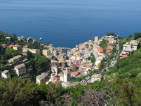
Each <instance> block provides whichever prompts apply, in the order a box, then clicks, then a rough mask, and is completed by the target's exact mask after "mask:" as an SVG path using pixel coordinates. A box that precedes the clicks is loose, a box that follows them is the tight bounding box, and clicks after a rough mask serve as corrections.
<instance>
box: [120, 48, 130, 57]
mask: <svg viewBox="0 0 141 106" xmlns="http://www.w3.org/2000/svg"><path fill="white" fill-rule="evenodd" d="M131 50H132V49H131V48H130V49H129V48H127V49H126V51H122V52H121V53H120V59H123V58H125V57H128V56H129V55H131V53H132V52H131Z"/></svg>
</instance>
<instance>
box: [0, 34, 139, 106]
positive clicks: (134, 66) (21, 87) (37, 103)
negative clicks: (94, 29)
mask: <svg viewBox="0 0 141 106" xmlns="http://www.w3.org/2000/svg"><path fill="white" fill-rule="evenodd" d="M135 36H136V40H138V41H141V38H139V37H138V36H140V34H139V33H138V34H136V35H135ZM131 39H133V36H132V35H129V36H128V37H127V38H121V40H120V43H121V45H123V44H124V43H125V42H127V41H130V40H131ZM104 42H106V41H104ZM103 47H104V45H103ZM121 48H122V46H121ZM9 52H10V53H9ZM16 53H17V52H15V53H14V52H13V53H12V51H11V50H10V49H7V50H5V54H6V55H5V56H4V57H3V58H5V59H7V58H9V57H11V56H14V55H16ZM17 54H18V53H17ZM112 55H114V54H112ZM112 55H110V56H108V64H110V61H111V59H112ZM27 58H28V59H29V60H30V61H31V63H30V64H31V66H32V68H35V70H36V69H37V70H41V69H42V68H43V67H44V65H46V64H47V63H48V60H44V59H43V57H42V56H39V55H34V54H31V53H28V56H27ZM89 59H91V60H92V61H93V62H94V61H95V59H94V58H89ZM105 61H106V60H103V62H102V64H103V65H101V69H102V68H103V67H102V66H104V62H105ZM3 64H4V62H3ZM27 65H28V64H27ZM29 67H30V65H29ZM39 72H40V71H39ZM39 72H38V71H37V72H36V73H39ZM91 72H92V71H91ZM90 74H91V73H90ZM103 75H104V78H105V80H103V81H101V82H95V83H92V84H88V85H77V86H75V87H68V88H62V87H61V85H60V82H57V83H55V84H52V83H49V84H48V85H45V84H41V85H36V84H35V83H34V82H32V80H31V79H16V78H12V79H0V105H1V106H19V105H20V106H104V104H106V103H108V106H115V105H116V106H141V48H140V49H138V50H136V51H135V52H133V54H132V55H131V56H129V57H127V58H124V59H120V60H118V61H117V63H116V65H115V66H114V67H112V68H109V71H108V72H105V73H103ZM85 77H86V76H85ZM80 80H81V79H77V81H80Z"/></svg>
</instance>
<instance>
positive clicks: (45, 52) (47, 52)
mask: <svg viewBox="0 0 141 106" xmlns="http://www.w3.org/2000/svg"><path fill="white" fill-rule="evenodd" d="M43 55H44V56H46V57H47V56H48V55H49V50H47V49H44V50H43Z"/></svg>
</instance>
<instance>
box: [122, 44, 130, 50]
mask: <svg viewBox="0 0 141 106" xmlns="http://www.w3.org/2000/svg"><path fill="white" fill-rule="evenodd" d="M127 47H128V48H131V44H130V43H129V42H126V43H125V44H123V50H125V48H127Z"/></svg>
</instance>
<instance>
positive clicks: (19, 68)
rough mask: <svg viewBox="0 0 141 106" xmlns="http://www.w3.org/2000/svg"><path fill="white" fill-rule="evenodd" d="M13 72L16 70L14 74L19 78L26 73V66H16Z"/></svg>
mask: <svg viewBox="0 0 141 106" xmlns="http://www.w3.org/2000/svg"><path fill="white" fill-rule="evenodd" d="M14 70H16V74H17V75H18V76H20V75H22V74H25V73H26V66H25V64H20V65H16V66H15V67H14Z"/></svg>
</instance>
